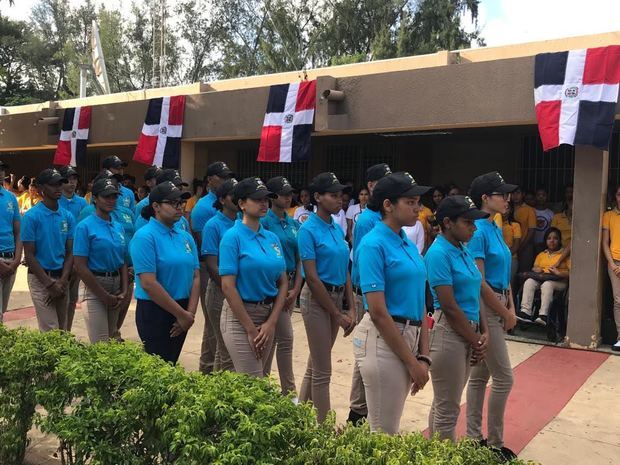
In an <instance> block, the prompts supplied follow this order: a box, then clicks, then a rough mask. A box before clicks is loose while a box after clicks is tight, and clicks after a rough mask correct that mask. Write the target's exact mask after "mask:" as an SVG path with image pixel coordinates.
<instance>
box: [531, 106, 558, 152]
mask: <svg viewBox="0 0 620 465" xmlns="http://www.w3.org/2000/svg"><path fill="white" fill-rule="evenodd" d="M561 108H562V102H561V101H560V100H553V101H548V102H540V103H539V104H538V105H536V119H537V120H538V132H539V133H540V139H541V141H542V144H543V149H544V150H545V151H547V150H550V149H552V148H554V147H557V146H558V145H560V110H561Z"/></svg>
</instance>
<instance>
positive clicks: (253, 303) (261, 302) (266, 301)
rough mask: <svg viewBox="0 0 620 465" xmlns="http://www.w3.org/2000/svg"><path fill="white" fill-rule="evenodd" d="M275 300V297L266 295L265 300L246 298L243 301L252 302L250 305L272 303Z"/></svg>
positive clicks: (245, 302)
mask: <svg viewBox="0 0 620 465" xmlns="http://www.w3.org/2000/svg"><path fill="white" fill-rule="evenodd" d="M275 301H276V298H275V297H265V298H264V299H263V300H257V301H253V300H244V301H243V303H244V304H250V305H271V304H272V303H274V302H275Z"/></svg>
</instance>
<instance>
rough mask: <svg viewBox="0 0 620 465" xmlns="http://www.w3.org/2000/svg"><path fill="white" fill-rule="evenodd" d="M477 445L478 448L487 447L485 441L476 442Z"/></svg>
mask: <svg viewBox="0 0 620 465" xmlns="http://www.w3.org/2000/svg"><path fill="white" fill-rule="evenodd" d="M478 444H479V445H480V447H488V445H487V440H486V439H481V440H480V441H478Z"/></svg>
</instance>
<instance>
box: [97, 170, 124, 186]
mask: <svg viewBox="0 0 620 465" xmlns="http://www.w3.org/2000/svg"><path fill="white" fill-rule="evenodd" d="M112 178H113V179H116V180H117V181H119V182H120V179H119V178H120V176H116V175H114V174H112V171H109V170H102V171H101V172H100V173H99V174H98V175H97V176H95V179H93V184H94V183H96V182H97V181H99V180H100V179H112Z"/></svg>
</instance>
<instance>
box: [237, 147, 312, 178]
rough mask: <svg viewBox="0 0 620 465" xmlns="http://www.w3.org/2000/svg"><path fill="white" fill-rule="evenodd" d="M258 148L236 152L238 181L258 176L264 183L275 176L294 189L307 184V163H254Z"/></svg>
mask: <svg viewBox="0 0 620 465" xmlns="http://www.w3.org/2000/svg"><path fill="white" fill-rule="evenodd" d="M257 157H258V148H256V149H244V150H238V151H237V161H238V164H237V166H238V169H237V176H238V179H240V180H241V179H243V178H247V177H249V176H258V177H259V178H261V179H262V180H263V181H264V182H267V181H268V180H269V179H271V178H274V177H276V176H284V177H285V178H287V179H288V180H289V182H290V183H291V184H292V185H293V186H295V187H296V188H302V187H304V186H306V183H307V182H308V179H307V178H308V162H307V161H299V162H295V163H267V162H259V161H256V158H257Z"/></svg>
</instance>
